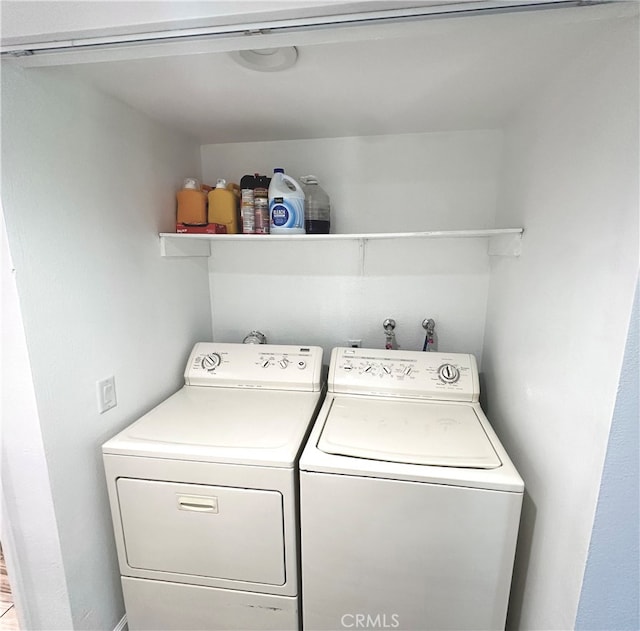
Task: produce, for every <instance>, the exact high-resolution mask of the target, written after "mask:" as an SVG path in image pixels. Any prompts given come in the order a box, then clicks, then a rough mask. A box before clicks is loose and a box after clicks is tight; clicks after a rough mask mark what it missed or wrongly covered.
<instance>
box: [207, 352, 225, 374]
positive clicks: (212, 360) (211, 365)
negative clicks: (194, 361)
mask: <svg viewBox="0 0 640 631" xmlns="http://www.w3.org/2000/svg"><path fill="white" fill-rule="evenodd" d="M221 362H222V358H221V357H220V355H218V353H211V354H209V355H205V356H204V357H203V358H202V367H203V368H204V369H205V370H209V371H211V370H214V369H215V368H217V367H218V366H219V365H220V363H221Z"/></svg>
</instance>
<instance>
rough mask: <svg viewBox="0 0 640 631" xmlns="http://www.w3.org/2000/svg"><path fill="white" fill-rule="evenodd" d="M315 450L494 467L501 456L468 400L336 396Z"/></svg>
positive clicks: (429, 462)
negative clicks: (431, 401) (430, 401)
mask: <svg viewBox="0 0 640 631" xmlns="http://www.w3.org/2000/svg"><path fill="white" fill-rule="evenodd" d="M318 449H320V450H321V451H324V452H325V453H329V454H334V455H338V456H352V457H355V458H367V459H370V460H384V461H387V462H401V463H408V464H422V465H432V466H441V467H465V468H473V469H495V468H497V467H500V466H501V464H502V463H501V461H500V458H499V457H498V454H497V453H496V451H495V449H494V448H493V445H492V444H491V441H490V440H489V438H488V436H487V434H486V433H485V431H484V429H483V427H482V424H481V423H480V420H479V419H478V416H477V414H476V413H475V411H474V409H473V407H472V406H470V405H464V404H446V403H426V402H423V401H398V400H395V401H389V400H386V399H364V398H363V399H354V398H336V399H335V400H334V401H333V405H332V406H331V410H330V412H329V415H328V417H327V421H326V423H325V426H324V428H323V430H322V434H321V436H320V440H319V441H318Z"/></svg>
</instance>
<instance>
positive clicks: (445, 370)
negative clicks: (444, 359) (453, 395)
mask: <svg viewBox="0 0 640 631" xmlns="http://www.w3.org/2000/svg"><path fill="white" fill-rule="evenodd" d="M438 377H440V380H441V381H444V383H455V382H456V381H458V379H460V371H459V370H458V369H457V368H456V367H455V366H454V365H453V364H442V366H440V368H438Z"/></svg>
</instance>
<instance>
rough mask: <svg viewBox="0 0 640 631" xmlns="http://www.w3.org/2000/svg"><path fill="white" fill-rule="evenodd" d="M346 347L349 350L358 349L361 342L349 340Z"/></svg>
mask: <svg viewBox="0 0 640 631" xmlns="http://www.w3.org/2000/svg"><path fill="white" fill-rule="evenodd" d="M347 346H350V347H351V348H360V347H361V346H362V340H349V341H348V342H347Z"/></svg>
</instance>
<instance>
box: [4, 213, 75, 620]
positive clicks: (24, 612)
mask: <svg viewBox="0 0 640 631" xmlns="http://www.w3.org/2000/svg"><path fill="white" fill-rule="evenodd" d="M1 229H2V241H1V242H0V252H1V254H2V270H1V276H0V290H1V294H0V297H1V303H0V304H1V307H2V308H1V311H0V323H1V327H0V360H1V363H0V392H1V393H2V396H1V397H0V410H1V414H0V418H1V419H2V441H1V443H0V454H1V455H0V463H1V466H2V470H1V475H0V484H1V493H0V499H1V502H2V504H1V507H0V511H1V512H0V514H1V515H2V523H1V533H0V534H1V540H2V546H3V553H4V556H5V559H6V564H7V568H8V570H9V580H10V582H11V588H12V591H13V600H14V603H15V607H16V612H17V615H18V620H19V623H20V628H21V629H50V630H53V629H70V628H71V626H72V622H71V609H70V607H69V595H68V593H67V583H66V580H65V576H64V567H63V564H62V554H61V551H60V540H59V535H58V526H57V524H56V518H55V513H54V508H53V498H52V496H51V487H50V481H49V471H48V468H47V461H46V458H45V453H44V445H43V444H42V434H41V432H40V419H39V417H38V410H37V407H36V398H35V393H34V391H33V383H32V381H31V366H30V364H29V357H28V354H27V345H26V340H25V336H24V329H23V326H22V316H21V314H20V305H19V303H18V292H17V288H16V284H15V277H14V269H13V262H12V261H11V256H10V253H9V244H8V242H7V236H6V230H5V225H4V216H3V217H2V226H1Z"/></svg>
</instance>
